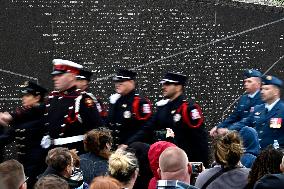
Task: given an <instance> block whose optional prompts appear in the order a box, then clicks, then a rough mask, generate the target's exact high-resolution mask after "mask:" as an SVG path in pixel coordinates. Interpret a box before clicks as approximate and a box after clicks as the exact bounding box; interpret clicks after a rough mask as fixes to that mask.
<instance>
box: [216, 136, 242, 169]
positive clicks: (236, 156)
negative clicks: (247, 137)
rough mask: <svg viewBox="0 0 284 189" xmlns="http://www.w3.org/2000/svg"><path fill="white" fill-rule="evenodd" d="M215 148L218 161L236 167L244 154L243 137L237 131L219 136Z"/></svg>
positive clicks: (229, 166) (225, 165) (226, 165)
mask: <svg viewBox="0 0 284 189" xmlns="http://www.w3.org/2000/svg"><path fill="white" fill-rule="evenodd" d="M213 148H214V156H215V160H216V162H217V163H218V164H220V165H222V166H224V167H226V168H233V167H235V166H236V165H237V164H238V162H239V161H240V159H241V156H242V154H243V149H242V143H241V139H240V137H239V135H238V133H237V132H236V131H230V132H228V133H227V134H226V135H224V136H219V137H217V138H216V140H215V141H214V145H213Z"/></svg>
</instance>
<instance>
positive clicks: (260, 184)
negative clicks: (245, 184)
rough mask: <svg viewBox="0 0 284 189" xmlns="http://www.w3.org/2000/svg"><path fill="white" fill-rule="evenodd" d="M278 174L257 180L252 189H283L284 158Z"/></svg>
mask: <svg viewBox="0 0 284 189" xmlns="http://www.w3.org/2000/svg"><path fill="white" fill-rule="evenodd" d="M280 170H281V173H280V174H267V175H265V176H263V177H262V178H261V179H259V180H258V181H257V182H256V183H255V185H254V189H272V188H273V189H283V186H284V174H283V173H284V157H283V158H282V162H281V164H280Z"/></svg>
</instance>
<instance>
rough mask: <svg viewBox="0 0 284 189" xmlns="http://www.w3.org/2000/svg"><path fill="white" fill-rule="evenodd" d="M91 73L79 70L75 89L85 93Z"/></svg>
mask: <svg viewBox="0 0 284 189" xmlns="http://www.w3.org/2000/svg"><path fill="white" fill-rule="evenodd" d="M92 75H93V73H92V72H90V71H87V70H80V73H79V74H78V75H77V76H76V79H77V82H76V87H77V89H81V90H82V91H87V90H88V88H89V83H90V81H91V77H92Z"/></svg>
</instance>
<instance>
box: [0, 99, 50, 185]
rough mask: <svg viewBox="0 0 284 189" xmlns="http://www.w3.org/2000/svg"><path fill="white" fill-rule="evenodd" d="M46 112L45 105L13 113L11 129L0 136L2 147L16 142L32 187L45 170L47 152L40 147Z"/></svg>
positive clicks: (20, 158) (19, 157)
mask: <svg viewBox="0 0 284 189" xmlns="http://www.w3.org/2000/svg"><path fill="white" fill-rule="evenodd" d="M44 111H45V105H44V104H43V103H42V104H40V105H38V106H34V107H32V108H28V109H17V111H16V112H14V113H11V115H12V117H13V121H12V122H11V123H10V125H11V127H10V129H9V130H8V131H7V132H6V133H5V134H3V135H1V136H0V144H1V146H2V145H7V144H9V143H11V142H12V141H13V140H15V141H16V147H17V155H18V160H19V161H20V162H21V163H22V164H23V166H24V169H25V174H26V175H27V176H28V177H30V179H29V180H28V185H30V186H31V185H32V184H34V183H35V181H36V177H37V176H38V175H39V174H40V173H41V172H42V171H44V168H45V162H44V159H45V156H46V152H45V151H44V150H43V149H42V148H41V146H40V142H41V139H42V136H43V134H44V133H43V128H42V124H41V119H42V118H43V114H44ZM30 183H31V184H30Z"/></svg>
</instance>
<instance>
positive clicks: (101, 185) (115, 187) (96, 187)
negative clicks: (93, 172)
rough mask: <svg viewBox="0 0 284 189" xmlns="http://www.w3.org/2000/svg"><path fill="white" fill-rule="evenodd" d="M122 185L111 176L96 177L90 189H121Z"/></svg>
mask: <svg viewBox="0 0 284 189" xmlns="http://www.w3.org/2000/svg"><path fill="white" fill-rule="evenodd" d="M121 188H122V186H121V183H120V182H119V181H118V180H116V179H115V178H112V177H110V176H98V177H95V178H94V179H93V181H92V183H91V185H90V188H89V189H121Z"/></svg>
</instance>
